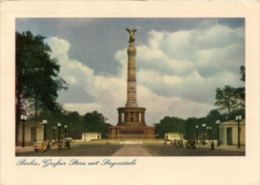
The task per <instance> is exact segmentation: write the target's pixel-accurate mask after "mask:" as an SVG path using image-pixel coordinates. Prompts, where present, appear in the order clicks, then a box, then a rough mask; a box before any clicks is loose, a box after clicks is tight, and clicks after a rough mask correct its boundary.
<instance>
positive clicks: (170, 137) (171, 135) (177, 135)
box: [165, 132, 184, 141]
mask: <svg viewBox="0 0 260 185" xmlns="http://www.w3.org/2000/svg"><path fill="white" fill-rule="evenodd" d="M165 139H166V140H176V141H180V140H184V138H183V134H180V133H177V132H171V133H166V134H165Z"/></svg>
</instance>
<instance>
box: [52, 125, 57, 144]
mask: <svg viewBox="0 0 260 185" xmlns="http://www.w3.org/2000/svg"><path fill="white" fill-rule="evenodd" d="M55 130H56V126H55V127H52V144H54V143H55Z"/></svg>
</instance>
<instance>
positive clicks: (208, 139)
mask: <svg viewBox="0 0 260 185" xmlns="http://www.w3.org/2000/svg"><path fill="white" fill-rule="evenodd" d="M207 131H208V137H209V127H207ZM208 140H209V138H208Z"/></svg>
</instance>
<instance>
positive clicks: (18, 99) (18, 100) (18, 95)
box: [15, 87, 21, 146]
mask: <svg viewBox="0 0 260 185" xmlns="http://www.w3.org/2000/svg"><path fill="white" fill-rule="evenodd" d="M16 88H17V92H16V97H17V102H16V109H15V111H16V114H15V145H16V146H17V145H18V130H19V129H18V128H19V123H20V114H21V89H20V87H16Z"/></svg>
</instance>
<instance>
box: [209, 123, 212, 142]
mask: <svg viewBox="0 0 260 185" xmlns="http://www.w3.org/2000/svg"><path fill="white" fill-rule="evenodd" d="M211 129H212V127H209V143H210V133H211Z"/></svg>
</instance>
